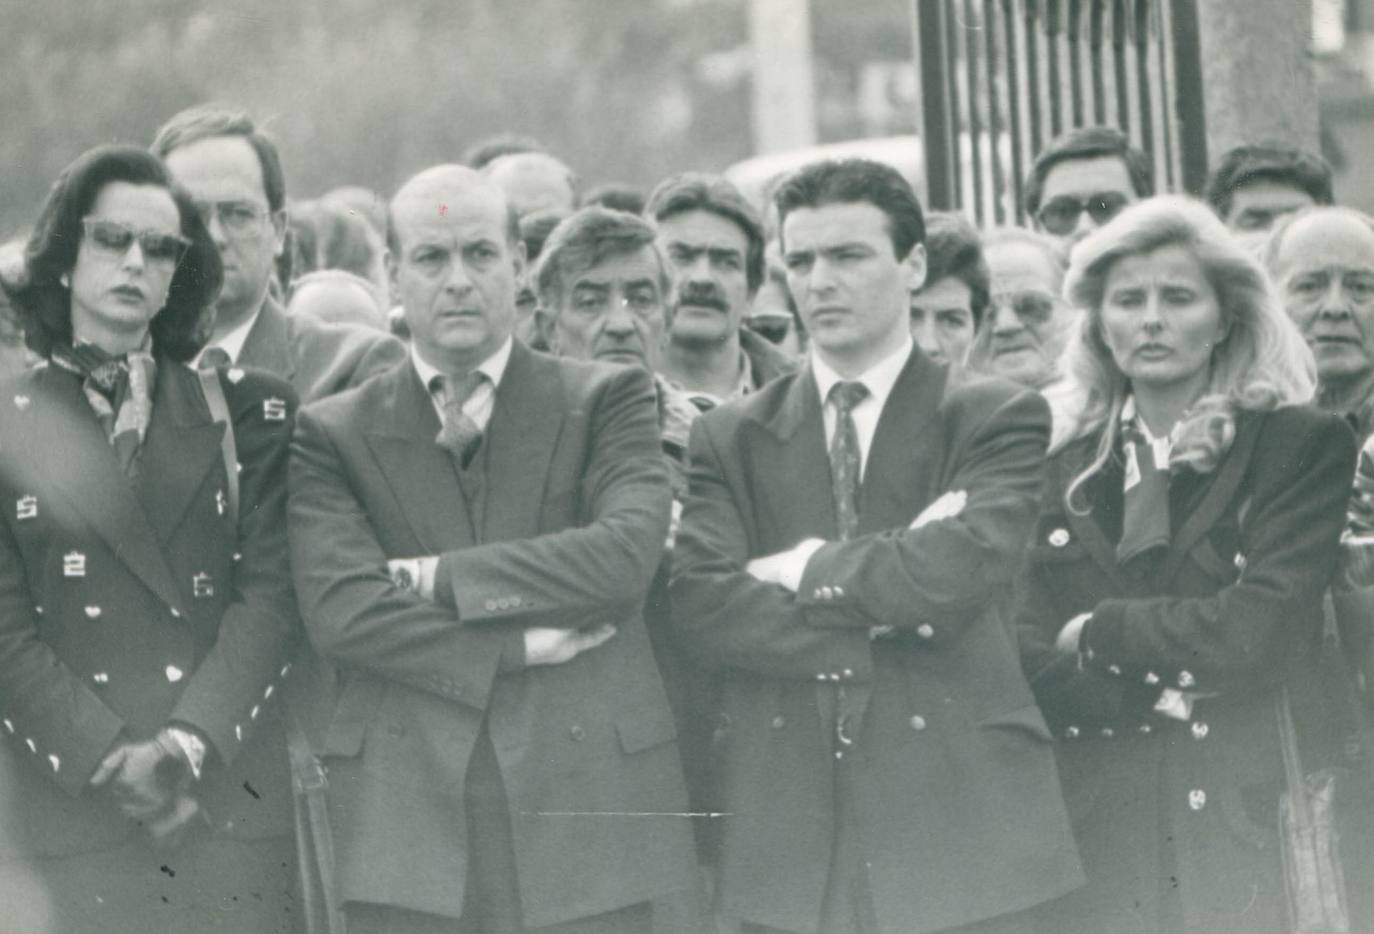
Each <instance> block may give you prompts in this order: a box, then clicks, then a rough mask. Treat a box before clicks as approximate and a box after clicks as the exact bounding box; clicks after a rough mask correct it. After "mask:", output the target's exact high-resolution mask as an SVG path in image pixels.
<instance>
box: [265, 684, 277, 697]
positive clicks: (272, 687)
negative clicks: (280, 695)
mask: <svg viewBox="0 0 1374 934" xmlns="http://www.w3.org/2000/svg"><path fill="white" fill-rule="evenodd" d="M276 689H277V686H276V685H275V684H269V685H268V686H267V690H265V691H263V692H262V699H263V700H267V699H268V698H270V697H271V696H272V692H273V691H275V690H276Z"/></svg>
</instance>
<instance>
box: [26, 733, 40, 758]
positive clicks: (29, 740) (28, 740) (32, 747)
mask: <svg viewBox="0 0 1374 934" xmlns="http://www.w3.org/2000/svg"><path fill="white" fill-rule="evenodd" d="M24 745H25V746H28V747H29V752H31V753H34V754H35V755H37V754H38V745H37V744H36V743H35V742H34V741H33V739H32V738H31V737H27V736H26V737H24Z"/></svg>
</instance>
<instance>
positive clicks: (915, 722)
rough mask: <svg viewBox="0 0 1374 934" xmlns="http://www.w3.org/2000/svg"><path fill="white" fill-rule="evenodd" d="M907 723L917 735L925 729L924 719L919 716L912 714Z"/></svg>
mask: <svg viewBox="0 0 1374 934" xmlns="http://www.w3.org/2000/svg"><path fill="white" fill-rule="evenodd" d="M907 722H908V723H909V724H911V728H912V729H913V730H915V731H916V732H917V733H919V732H921V731H922V730H924V729H925V728H926V718H925V717H923V716H921V715H920V714H914V715H913V716H912V718H911V719H910V720H908V721H907Z"/></svg>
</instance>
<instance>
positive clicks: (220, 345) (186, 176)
mask: <svg viewBox="0 0 1374 934" xmlns="http://www.w3.org/2000/svg"><path fill="white" fill-rule="evenodd" d="M152 149H153V152H154V153H156V154H157V155H158V156H160V157H161V158H162V159H163V161H164V162H166V163H167V168H168V169H169V170H170V171H171V173H172V177H173V178H175V179H176V181H177V183H178V184H180V185H182V186H183V187H184V188H186V190H187V191H189V192H190V194H191V197H192V198H193V199H195V202H196V205H197V207H198V208H199V209H200V211H201V216H202V217H203V218H204V220H205V224H206V226H207V227H208V228H209V230H210V235H211V236H212V237H213V238H214V241H215V245H216V246H217V247H218V248H219V253H220V260H221V261H222V262H223V265H224V287H223V289H222V290H221V292H220V296H219V299H218V301H217V302H216V304H215V321H214V330H213V333H212V334H211V336H210V339H209V342H208V343H207V345H206V347H205V349H204V350H203V351H202V352H201V355H200V356H199V357H198V358H197V361H196V362H197V365H199V366H201V367H206V366H228V365H231V364H233V365H237V366H251V367H257V368H259V369H263V370H267V371H268V372H270V373H274V374H276V375H277V376H281V377H283V378H285V379H287V380H288V381H290V382H291V384H292V385H293V386H294V387H295V388H296V391H297V392H298V393H299V394H300V397H301V401H302V402H308V401H310V400H312V399H317V398H320V397H322V396H327V395H331V394H333V393H336V392H338V391H340V390H342V389H346V388H348V387H349V386H354V385H357V384H358V383H361V382H362V381H363V380H365V379H367V378H368V377H370V376H372V375H374V374H376V373H379V372H382V371H383V370H387V369H390V368H391V367H393V366H395V365H396V364H397V363H399V362H400V361H401V360H403V359H405V348H404V346H403V345H402V344H401V343H400V342H399V341H397V340H396V339H395V338H392V337H390V336H389V335H386V334H382V333H379V332H378V331H376V330H374V329H369V328H361V327H354V326H348V325H341V324H327V323H325V322H322V321H319V320H318V319H316V318H313V317H307V316H304V315H300V316H294V317H293V316H289V315H287V313H286V311H285V310H284V309H283V308H282V305H281V303H280V302H279V301H278V300H277V298H276V296H274V295H273V294H272V290H271V283H272V277H273V272H274V269H275V261H276V258H277V257H278V256H280V255H281V253H282V250H283V249H284V244H285V238H286V229H287V225H286V184H285V180H284V176H283V174H282V168H281V158H280V156H279V155H278V152H277V148H276V145H275V144H274V143H273V142H272V140H271V139H270V138H268V137H267V136H266V135H265V134H263V133H262V132H261V131H260V130H259V129H258V128H257V127H256V125H255V124H254V123H253V120H252V119H251V118H250V117H249V116H248V115H247V114H245V113H243V112H241V111H237V110H233V109H229V108H225V107H220V106H216V105H207V106H203V107H195V108H191V109H189V110H184V111H182V112H181V113H179V114H177V115H176V116H174V117H173V118H172V119H171V120H169V121H168V122H167V123H166V124H164V125H163V127H162V129H160V130H159V131H158V133H157V136H156V138H155V139H154V140H153V146H152Z"/></svg>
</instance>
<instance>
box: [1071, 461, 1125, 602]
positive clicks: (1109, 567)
mask: <svg viewBox="0 0 1374 934" xmlns="http://www.w3.org/2000/svg"><path fill="white" fill-rule="evenodd" d="M1091 441H1092V442H1093V443H1095V441H1096V435H1094V436H1093V437H1092V439H1091ZM1093 443H1087V442H1084V441H1078V442H1075V444H1076V445H1077V450H1076V451H1075V456H1072V457H1065V458H1063V459H1061V460H1060V461H1059V465H1060V466H1059V472H1060V476H1059V482H1058V484H1057V485H1056V486H1057V488H1058V489H1068V486H1069V484H1070V483H1072V482H1073V479H1074V477H1076V476H1078V474H1079V472H1080V471H1082V470H1083V468H1084V467H1086V466H1087V465H1088V463H1089V462H1090V461H1091V460H1092V457H1093V455H1094V453H1096V448H1095V447H1094V446H1093ZM1087 485H1088V487H1089V490H1088V491H1087V492H1088V493H1089V494H1090V495H1091V496H1092V501H1091V504H1090V508H1089V509H1088V511H1087V512H1084V513H1080V512H1076V511H1074V510H1072V509H1066V510H1065V513H1064V515H1065V518H1066V520H1067V521H1068V523H1069V528H1071V529H1072V530H1073V533H1074V535H1075V536H1076V537H1077V539H1078V541H1079V543H1080V544H1081V545H1082V546H1083V548H1084V549H1085V550H1086V551H1087V552H1088V554H1089V555H1091V556H1092V559H1093V561H1095V562H1096V563H1097V566H1098V567H1100V568H1101V569H1102V572H1103V573H1104V574H1106V575H1107V578H1108V579H1109V580H1110V581H1111V582H1112V584H1113V586H1115V587H1116V588H1117V590H1119V591H1121V592H1126V591H1129V590H1130V589H1131V588H1130V586H1129V585H1128V583H1127V581H1126V578H1125V576H1124V575H1123V574H1122V573H1121V567H1120V565H1118V564H1117V562H1116V544H1115V543H1114V542H1113V541H1112V540H1111V539H1110V538H1108V537H1107V533H1106V532H1104V531H1103V529H1102V524H1101V522H1099V519H1100V511H1101V509H1102V505H1101V499H1102V496H1103V495H1104V494H1103V490H1108V491H1110V492H1109V493H1107V494H1105V495H1109V496H1115V497H1117V498H1118V500H1119V499H1120V496H1121V474H1120V472H1119V471H1118V470H1116V469H1115V468H1114V467H1113V465H1112V463H1111V462H1108V464H1107V465H1106V466H1104V467H1103V468H1102V470H1101V471H1099V472H1098V474H1097V475H1096V476H1095V477H1093V479H1091V480H1089V481H1088V484H1087Z"/></svg>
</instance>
